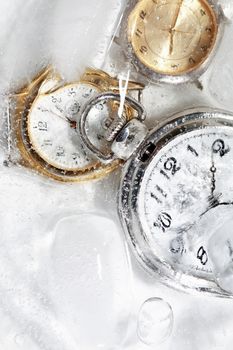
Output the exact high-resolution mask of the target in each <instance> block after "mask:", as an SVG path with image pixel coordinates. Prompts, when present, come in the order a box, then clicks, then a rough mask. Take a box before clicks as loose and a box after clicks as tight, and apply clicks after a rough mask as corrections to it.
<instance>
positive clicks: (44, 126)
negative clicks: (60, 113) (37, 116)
mask: <svg viewBox="0 0 233 350" xmlns="http://www.w3.org/2000/svg"><path fill="white" fill-rule="evenodd" d="M38 130H39V131H48V124H47V123H46V122H42V121H39V122H38Z"/></svg>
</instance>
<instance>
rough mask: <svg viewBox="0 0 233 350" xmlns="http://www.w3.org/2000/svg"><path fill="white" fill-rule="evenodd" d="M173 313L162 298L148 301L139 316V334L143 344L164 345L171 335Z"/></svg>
mask: <svg viewBox="0 0 233 350" xmlns="http://www.w3.org/2000/svg"><path fill="white" fill-rule="evenodd" d="M172 328H173V311H172V308H171V306H170V305H169V304H168V303H167V302H166V301H164V300H163V299H161V298H150V299H148V300H146V301H145V302H144V303H143V305H142V306H141V309H140V311H139V315H138V325H137V334H138V337H139V339H140V340H141V342H143V343H144V344H147V345H158V344H161V343H163V342H164V341H165V340H167V339H168V337H169V336H170V335H171V332H172Z"/></svg>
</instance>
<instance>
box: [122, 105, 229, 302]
mask: <svg viewBox="0 0 233 350" xmlns="http://www.w3.org/2000/svg"><path fill="white" fill-rule="evenodd" d="M223 125H224V126H230V127H233V114H230V113H229V112H224V111H219V110H214V109H213V110H211V109H207V108H199V109H191V110H187V111H185V112H183V113H179V114H176V115H175V116H173V117H171V118H169V119H167V121H165V122H162V123H161V124H160V125H158V126H157V127H156V128H155V129H154V130H152V131H151V132H150V134H149V136H148V137H147V138H146V139H145V141H144V142H143V143H142V144H141V146H140V147H139V149H138V151H137V154H134V156H133V157H131V158H130V160H129V161H128V162H127V163H126V165H125V167H124V169H123V174H122V179H121V183H120V189H119V198H118V210H119V216H120V219H121V222H122V226H123V228H124V231H125V235H126V238H127V240H128V242H129V244H130V246H131V248H132V250H133V252H134V254H135V256H136V258H137V259H138V261H139V263H140V264H142V266H143V267H144V268H145V270H146V271H147V272H149V274H151V275H153V276H155V277H156V276H157V277H158V276H159V277H160V279H161V281H162V282H163V283H165V284H167V285H169V286H172V287H173V288H175V289H182V290H185V291H192V292H194V293H196V292H204V293H208V294H211V295H216V296H220V297H232V296H231V295H229V294H228V293H227V292H225V291H223V290H222V289H221V288H220V287H219V286H218V285H217V283H216V282H215V281H214V280H213V279H211V280H210V279H208V278H206V277H200V276H195V275H193V274H188V273H183V272H181V270H179V271H177V270H175V269H174V268H173V267H172V266H171V265H170V264H168V263H167V262H166V261H164V260H160V257H159V256H157V255H155V254H154V252H153V248H152V247H151V245H150V242H149V239H148V237H147V236H146V234H145V232H144V230H143V227H142V222H141V218H140V215H139V209H138V197H139V191H140V188H141V184H142V179H143V176H144V174H145V172H146V169H147V167H148V166H149V164H150V162H151V160H152V159H153V157H154V156H155V155H156V154H157V153H158V152H159V151H160V149H161V148H162V147H163V146H165V144H167V142H170V140H172V139H174V138H175V137H176V136H177V135H180V134H181V133H182V134H185V133H188V132H190V131H192V130H197V129H205V128H206V127H208V126H216V127H217V126H223ZM151 145H153V147H150V146H151ZM156 145H157V146H158V147H156Z"/></svg>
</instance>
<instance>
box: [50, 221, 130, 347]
mask: <svg viewBox="0 0 233 350" xmlns="http://www.w3.org/2000/svg"><path fill="white" fill-rule="evenodd" d="M49 266H50V271H51V273H50V276H49V289H50V293H51V296H52V299H53V304H54V306H55V307H56V310H57V312H56V314H57V317H58V318H59V319H60V320H62V322H63V323H64V325H65V326H66V327H67V328H68V329H69V332H70V334H71V335H72V337H73V338H74V339H75V341H76V343H77V344H79V349H85V350H93V349H97V348H101V349H106V350H109V349H110V348H111V347H113V346H116V345H120V344H121V343H122V342H123V341H124V338H125V337H126V335H127V328H128V324H129V312H130V300H131V297H130V283H129V282H130V281H129V270H128V265H127V259H126V255H125V249H124V245H123V244H122V242H121V240H120V237H119V231H118V229H117V227H116V225H115V224H114V223H113V222H112V221H111V220H109V219H107V218H104V217H102V216H98V215H96V214H84V215H75V216H70V217H66V218H64V219H62V220H60V221H59V222H58V223H57V224H56V226H55V228H54V231H53V244H52V246H51V256H50V262H49Z"/></svg>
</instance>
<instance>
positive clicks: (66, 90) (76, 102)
mask: <svg viewBox="0 0 233 350" xmlns="http://www.w3.org/2000/svg"><path fill="white" fill-rule="evenodd" d="M99 92H100V91H99V89H98V88H97V87H96V86H94V85H91V84H88V83H76V84H71V85H67V86H65V87H63V88H60V89H58V90H57V91H55V92H53V93H50V94H47V95H46V94H45V95H40V96H39V97H38V98H37V99H36V100H35V101H34V103H33V105H32V107H31V110H30V113H29V115H28V116H27V118H26V122H25V131H24V133H26V135H27V140H28V143H29V144H30V148H31V149H32V151H33V152H34V154H35V155H37V156H38V160H42V161H43V162H44V164H45V166H46V165H49V166H51V167H53V168H55V169H58V170H62V171H66V172H77V171H85V170H88V169H93V168H95V167H96V166H97V161H96V160H93V159H92V158H91V157H90V155H89V154H87V153H86V151H85V149H84V147H83V146H82V144H81V142H80V139H79V137H78V134H77V131H76V126H77V122H78V120H79V116H80V111H81V108H82V107H83V106H84V104H85V103H87V102H88V100H89V99H90V98H92V97H93V96H94V95H96V94H97V93H99ZM108 115H109V111H108V106H107V105H106V104H103V103H100V104H99V105H97V106H96V107H94V108H93V109H92V110H91V112H90V115H89V118H90V120H95V121H96V120H98V119H100V120H101V121H104V120H105V119H106V118H108Z"/></svg>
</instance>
